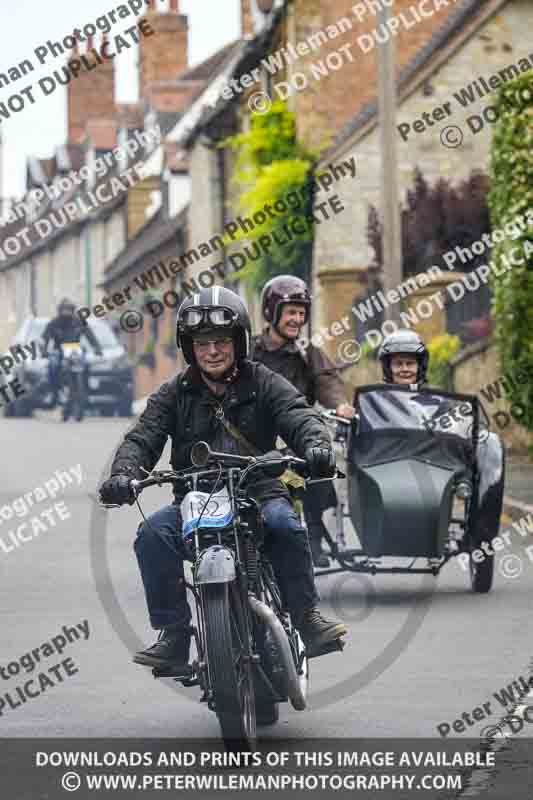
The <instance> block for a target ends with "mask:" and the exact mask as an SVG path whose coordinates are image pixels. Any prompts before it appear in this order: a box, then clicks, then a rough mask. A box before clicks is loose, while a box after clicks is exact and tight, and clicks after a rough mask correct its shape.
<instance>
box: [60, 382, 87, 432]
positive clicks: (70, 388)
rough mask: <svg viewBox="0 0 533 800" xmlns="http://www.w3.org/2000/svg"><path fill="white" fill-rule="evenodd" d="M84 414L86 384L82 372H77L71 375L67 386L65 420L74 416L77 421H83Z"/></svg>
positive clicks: (64, 408)
mask: <svg viewBox="0 0 533 800" xmlns="http://www.w3.org/2000/svg"><path fill="white" fill-rule="evenodd" d="M84 416H85V386H84V381H83V375H82V373H81V372H77V373H74V374H73V375H71V376H70V377H69V383H68V385H67V386H66V388H65V405H64V406H63V422H67V421H68V419H69V418H70V417H74V419H75V420H77V422H81V421H82V420H83V417H84Z"/></svg>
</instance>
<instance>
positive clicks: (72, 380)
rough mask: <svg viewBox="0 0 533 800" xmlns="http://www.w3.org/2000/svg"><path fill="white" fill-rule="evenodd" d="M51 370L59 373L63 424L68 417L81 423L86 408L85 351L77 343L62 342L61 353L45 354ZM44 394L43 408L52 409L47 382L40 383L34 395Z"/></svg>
mask: <svg viewBox="0 0 533 800" xmlns="http://www.w3.org/2000/svg"><path fill="white" fill-rule="evenodd" d="M46 357H47V358H48V359H49V360H50V366H51V369H52V370H54V369H55V370H58V371H59V391H58V402H59V405H60V406H61V416H62V419H63V422H68V420H69V419H70V417H74V419H75V420H77V421H78V422H81V421H82V420H83V418H84V416H85V410H86V408H87V375H86V373H87V357H86V354H85V350H84V349H83V347H82V346H81V344H80V343H79V342H64V343H63V344H62V345H61V353H59V352H58V351H54V352H53V353H50V354H47V355H46ZM39 392H44V393H45V395H46V397H45V402H44V403H43V405H42V407H43V408H54V405H53V400H51V401H50V402H48V395H50V396H51V392H50V388H49V384H48V381H47V380H46V381H43V382H41V383H40V384H39V385H38V387H37V388H36V390H35V393H36V394H37V393H39Z"/></svg>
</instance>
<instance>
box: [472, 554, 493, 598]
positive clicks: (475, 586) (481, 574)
mask: <svg viewBox="0 0 533 800" xmlns="http://www.w3.org/2000/svg"><path fill="white" fill-rule="evenodd" d="M493 578H494V556H489V555H487V556H486V557H485V559H484V560H483V561H481V562H479V563H476V562H475V561H474V559H473V558H472V553H470V581H471V584H472V591H473V592H478V593H479V594H485V593H486V592H490V590H491V588H492V580H493Z"/></svg>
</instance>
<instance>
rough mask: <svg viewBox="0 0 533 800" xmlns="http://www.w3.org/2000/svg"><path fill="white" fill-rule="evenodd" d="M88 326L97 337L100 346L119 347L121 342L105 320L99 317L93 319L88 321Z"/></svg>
mask: <svg viewBox="0 0 533 800" xmlns="http://www.w3.org/2000/svg"><path fill="white" fill-rule="evenodd" d="M89 327H90V329H91V330H92V332H93V333H94V335H95V336H96V338H97V339H98V341H99V343H100V346H101V347H103V348H104V349H107V348H109V347H121V344H120V342H119V340H118V339H117V337H116V336H115V334H114V333H113V331H112V330H111V328H110V327H109V325H108V324H107V322H104V321H103V320H101V319H93V320H91V321H90V322H89Z"/></svg>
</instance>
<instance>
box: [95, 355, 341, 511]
mask: <svg viewBox="0 0 533 800" xmlns="http://www.w3.org/2000/svg"><path fill="white" fill-rule="evenodd" d="M220 405H222V408H223V410H224V415H225V417H226V419H227V420H229V422H231V424H232V425H234V426H235V427H236V428H237V429H238V430H239V431H240V432H241V434H243V436H244V437H245V438H246V439H247V440H248V441H249V442H250V444H252V445H253V446H254V447H255V448H257V449H258V450H259V451H260V452H262V453H266V452H268V451H270V450H274V449H275V445H276V438H277V436H281V437H282V438H283V440H284V441H285V443H286V444H287V445H288V446H289V447H290V448H291V450H293V451H294V452H295V453H296V454H297V455H298V456H300V457H301V458H303V457H304V455H305V451H306V449H307V448H308V447H310V446H312V445H315V444H319V443H323V444H325V445H327V446H330V447H331V439H330V436H329V433H328V430H327V427H326V425H325V424H324V422H323V421H322V419H321V418H320V416H319V415H318V414H316V413H315V412H314V411H313V409H312V408H310V407H309V405H308V404H307V402H306V400H305V398H304V397H303V396H302V395H301V394H300V393H299V392H298V391H297V390H296V389H295V388H294V387H293V386H292V385H291V384H290V383H289V382H288V381H287V380H285V378H282V377H281V376H280V375H276V374H275V373H274V372H272V371H271V370H269V369H268V368H267V367H265V366H263V365H262V364H258V363H255V362H251V361H244V362H243V364H242V365H241V367H240V369H239V373H238V376H237V378H236V380H235V381H234V382H233V383H232V384H230V385H229V387H228V389H227V391H226V393H225V395H224V397H223V398H216V397H215V396H214V395H213V394H212V393H211V392H210V391H209V389H208V387H207V385H206V384H205V382H204V381H203V380H202V377H201V375H200V373H199V372H198V370H197V369H195V368H192V367H189V368H188V369H186V370H185V371H184V372H182V373H180V374H178V375H177V376H176V377H175V378H173V379H172V380H171V381H169V382H168V383H164V384H163V385H162V386H161V387H160V388H159V389H158V391H156V392H155V393H154V394H152V395H151V397H150V398H149V400H148V404H147V407H146V409H145V411H144V412H143V414H142V415H141V416H140V418H139V420H138V421H137V423H136V425H134V427H133V428H132V429H131V430H130V431H129V432H128V433H127V434H126V436H125V438H124V441H123V442H122V444H121V445H120V446H119V448H118V450H117V452H116V454H115V458H114V461H113V464H112V467H111V475H120V474H126V475H130V476H131V477H132V478H141V477H145V474H144V473H143V472H142V470H141V467H143V468H144V469H146V470H148V471H150V470H152V469H153V468H154V467H155V465H156V464H157V462H158V461H159V458H160V456H161V454H162V452H163V449H164V447H165V444H166V442H167V439H168V437H170V439H171V441H172V450H171V458H170V463H171V465H172V467H173V468H174V469H185V468H187V467H190V466H191V461H190V451H191V447H192V445H193V444H195V442H198V441H202V440H203V441H206V442H208V443H209V444H210V445H211V446H213V443H215V444H216V447H220V443H221V442H222V441H224V439H226V441H227V436H228V434H227V433H226V431H225V429H224V428H223V426H222V424H221V422H220V420H219V419H217V416H216V413H215V411H216V408H217V406H220ZM231 445H232V446H231V451H233V452H238V453H241V454H242V455H249V452H246V450H245V449H244V448H243V446H242V445H241V443H239V442H238V441H235V440H233V441H232V442H231ZM224 449H225V450H228V448H227V447H226V448H224ZM250 494H251V495H252V496H253V497H255V499H256V500H258V501H259V502H264V501H265V500H267V499H271V498H273V497H279V496H287V492H286V489H285V487H284V486H283V484H282V483H280V481H278V480H273V479H271V478H263V479H261V480H258V481H254V484H253V488H252V489H251V491H250ZM176 498H177V499H179V495H178V493H176Z"/></svg>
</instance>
